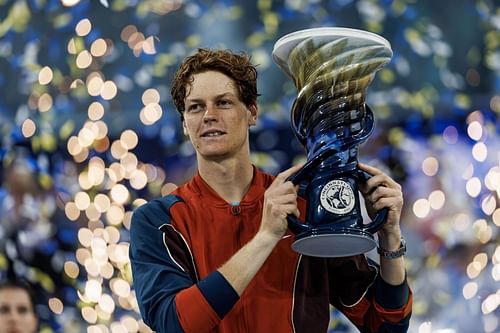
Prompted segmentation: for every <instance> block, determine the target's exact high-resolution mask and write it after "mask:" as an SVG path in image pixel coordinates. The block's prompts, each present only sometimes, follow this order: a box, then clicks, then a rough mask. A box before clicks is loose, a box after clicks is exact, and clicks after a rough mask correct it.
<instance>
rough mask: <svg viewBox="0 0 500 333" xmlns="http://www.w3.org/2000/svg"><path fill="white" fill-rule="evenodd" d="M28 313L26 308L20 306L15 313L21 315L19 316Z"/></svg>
mask: <svg viewBox="0 0 500 333" xmlns="http://www.w3.org/2000/svg"><path fill="white" fill-rule="evenodd" d="M28 311H29V310H28V308H27V307H25V306H20V307H18V308H17V312H18V313H21V314H26V313H28Z"/></svg>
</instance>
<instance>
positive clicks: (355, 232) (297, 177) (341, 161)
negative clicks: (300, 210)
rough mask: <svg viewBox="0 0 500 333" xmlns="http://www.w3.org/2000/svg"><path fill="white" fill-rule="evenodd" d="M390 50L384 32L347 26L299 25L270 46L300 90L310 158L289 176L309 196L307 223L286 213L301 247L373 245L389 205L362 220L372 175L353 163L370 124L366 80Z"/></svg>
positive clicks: (300, 125)
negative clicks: (365, 186) (363, 191)
mask: <svg viewBox="0 0 500 333" xmlns="http://www.w3.org/2000/svg"><path fill="white" fill-rule="evenodd" d="M391 57H392V50H391V47H390V44H389V42H388V41H387V40H385V39H384V38H382V37H381V36H379V35H376V34H374V33H370V32H367V31H362V30H356V29H347V28H315V29H306V30H301V31H297V32H294V33H291V34H288V35H286V36H284V37H282V38H280V39H279V40H278V41H277V42H276V43H275V45H274V49H273V59H274V61H275V62H276V63H277V64H278V66H279V67H280V68H281V69H282V70H283V71H284V72H285V73H286V74H287V75H288V76H290V77H291V78H292V79H293V81H294V83H295V86H296V87H297V90H298V95H297V98H296V99H295V101H294V103H293V106H292V110H291V126H292V129H293V131H294V133H295V135H296V136H297V138H298V140H299V141H300V143H301V144H302V145H303V146H304V147H305V149H306V152H307V162H306V163H305V164H304V166H303V167H302V168H301V169H300V170H299V171H298V172H297V173H295V174H294V175H293V176H292V177H290V180H291V181H292V182H293V183H294V184H296V185H300V191H299V195H300V196H303V197H304V198H305V200H306V202H307V206H306V214H305V221H304V222H302V221H300V220H298V219H297V218H296V217H295V216H293V215H289V216H288V225H289V229H290V230H291V231H292V232H293V233H294V234H295V240H294V242H293V244H292V248H293V249H294V250H295V251H297V252H299V253H302V254H305V255H309V256H315V257H344V256H350V255H356V254H361V253H365V252H368V251H370V250H372V249H373V248H374V247H375V246H376V245H377V243H376V240H375V238H374V236H373V234H374V233H375V232H376V231H377V230H379V229H380V228H381V227H382V225H383V223H384V222H385V219H386V216H387V209H382V210H380V211H379V212H377V213H376V215H375V217H374V218H373V221H371V222H369V223H364V221H363V217H362V213H361V208H360V202H361V199H360V196H359V192H358V186H359V184H360V183H362V182H366V181H367V180H368V179H369V178H370V177H371V175H369V174H368V173H366V172H364V171H362V170H360V169H359V168H358V167H357V163H358V161H357V155H358V146H359V145H360V144H361V143H363V142H364V141H365V140H366V139H367V138H368V136H369V135H370V134H371V132H372V130H373V123H374V116H373V113H372V111H371V110H370V108H369V107H368V106H367V105H366V103H365V97H366V91H367V87H368V85H369V84H370V83H371V82H372V80H373V78H374V76H375V73H376V72H377V71H378V70H379V69H381V68H382V67H383V66H384V65H386V64H387V63H388V62H389V61H390V60H391Z"/></svg>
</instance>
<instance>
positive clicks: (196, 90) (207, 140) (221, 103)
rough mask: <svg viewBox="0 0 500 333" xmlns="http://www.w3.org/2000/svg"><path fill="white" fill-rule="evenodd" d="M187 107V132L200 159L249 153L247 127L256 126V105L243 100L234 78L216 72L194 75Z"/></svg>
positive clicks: (189, 86) (185, 121) (186, 100)
mask: <svg viewBox="0 0 500 333" xmlns="http://www.w3.org/2000/svg"><path fill="white" fill-rule="evenodd" d="M184 104H185V111H184V121H183V127H184V133H185V134H187V135H189V138H190V139H191V142H192V144H193V146H194V147H195V149H196V152H197V154H198V157H199V158H203V159H206V160H211V159H221V158H230V157H235V156H239V155H240V154H248V151H249V148H248V127H249V126H251V125H254V124H255V121H256V118H257V106H256V105H251V106H249V107H247V106H246V105H245V104H244V103H243V102H241V101H240V99H239V96H238V92H237V90H236V86H235V83H234V81H233V80H232V79H230V78H229V77H228V76H226V75H224V74H222V73H220V72H216V71H208V72H204V73H199V74H195V75H193V82H192V84H191V85H188V87H187V95H186V99H185V101H184Z"/></svg>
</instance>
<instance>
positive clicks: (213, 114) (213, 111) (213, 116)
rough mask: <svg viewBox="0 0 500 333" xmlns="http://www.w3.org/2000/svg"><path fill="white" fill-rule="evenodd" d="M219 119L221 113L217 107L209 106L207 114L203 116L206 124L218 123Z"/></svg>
mask: <svg viewBox="0 0 500 333" xmlns="http://www.w3.org/2000/svg"><path fill="white" fill-rule="evenodd" d="M218 117H219V113H218V110H217V108H216V107H215V105H213V104H208V105H207V107H206V110H205V113H204V114H203V121H205V122H209V121H216V120H217V119H218Z"/></svg>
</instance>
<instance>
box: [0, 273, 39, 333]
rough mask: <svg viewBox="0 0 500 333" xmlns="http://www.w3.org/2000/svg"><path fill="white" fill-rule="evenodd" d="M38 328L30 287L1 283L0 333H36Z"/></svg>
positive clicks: (7, 282) (8, 282)
mask: <svg viewBox="0 0 500 333" xmlns="http://www.w3.org/2000/svg"><path fill="white" fill-rule="evenodd" d="M37 326H38V318H37V316H36V314H35V310H34V302H33V298H32V296H31V290H30V289H29V287H28V286H27V285H25V284H23V283H21V282H16V281H6V282H2V283H0V333H35V332H36V331H37Z"/></svg>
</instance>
